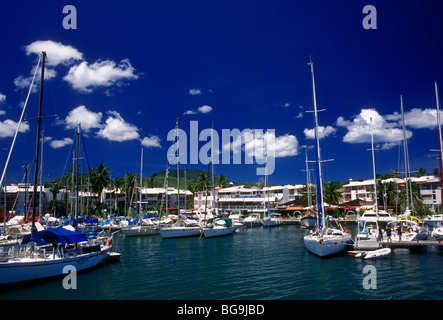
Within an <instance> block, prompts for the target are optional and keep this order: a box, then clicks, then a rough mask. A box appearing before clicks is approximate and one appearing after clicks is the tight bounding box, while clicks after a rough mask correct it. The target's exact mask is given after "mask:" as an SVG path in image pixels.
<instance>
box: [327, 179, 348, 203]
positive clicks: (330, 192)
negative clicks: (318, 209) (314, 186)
mask: <svg viewBox="0 0 443 320" xmlns="http://www.w3.org/2000/svg"><path fill="white" fill-rule="evenodd" d="M341 188H342V184H341V183H340V182H338V181H328V182H327V183H325V184H324V185H323V198H324V201H325V202H326V203H328V204H331V203H339V202H340V200H341V199H342V198H343V194H342V193H341V192H340V191H339V190H340V189H341Z"/></svg>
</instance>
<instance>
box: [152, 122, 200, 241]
mask: <svg viewBox="0 0 443 320" xmlns="http://www.w3.org/2000/svg"><path fill="white" fill-rule="evenodd" d="M176 130H177V131H176V139H177V140H176V143H177V187H178V188H177V189H178V194H177V213H178V221H177V222H176V223H175V224H174V225H172V226H169V227H165V228H161V229H160V236H161V237H162V238H163V239H171V238H184V237H197V236H200V235H201V233H202V227H201V226H200V224H199V222H198V221H197V220H191V219H185V218H183V217H182V215H181V214H180V184H179V177H180V171H179V169H180V161H179V159H180V150H179V130H178V118H177V125H176Z"/></svg>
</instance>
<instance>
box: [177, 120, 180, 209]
mask: <svg viewBox="0 0 443 320" xmlns="http://www.w3.org/2000/svg"><path fill="white" fill-rule="evenodd" d="M179 132H180V131H179V130H178V118H177V214H178V216H179V217H180V138H179Z"/></svg>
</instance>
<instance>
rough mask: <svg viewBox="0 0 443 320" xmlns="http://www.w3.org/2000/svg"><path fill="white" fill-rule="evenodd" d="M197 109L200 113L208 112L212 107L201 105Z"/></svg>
mask: <svg viewBox="0 0 443 320" xmlns="http://www.w3.org/2000/svg"><path fill="white" fill-rule="evenodd" d="M197 111H198V112H201V113H208V112H211V111H212V107H211V106H207V105H204V106H201V107H200V108H197Z"/></svg>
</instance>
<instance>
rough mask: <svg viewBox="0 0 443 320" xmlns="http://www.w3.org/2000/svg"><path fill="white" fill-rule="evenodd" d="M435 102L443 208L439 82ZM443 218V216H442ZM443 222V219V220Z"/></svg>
mask: <svg viewBox="0 0 443 320" xmlns="http://www.w3.org/2000/svg"><path fill="white" fill-rule="evenodd" d="M435 100H436V108H437V127H438V149H439V154H438V155H439V159H440V161H439V162H440V205H441V206H442V207H443V204H442V202H443V172H442V168H443V153H442V146H443V142H442V138H441V126H440V102H439V99H438V89H437V82H435ZM442 217H443V216H442ZM442 220H443V218H442Z"/></svg>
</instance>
